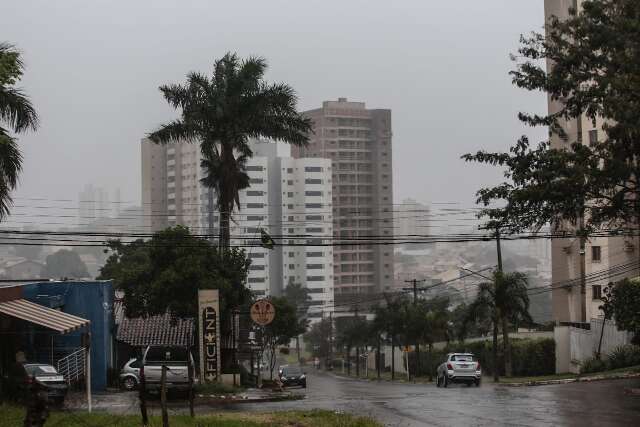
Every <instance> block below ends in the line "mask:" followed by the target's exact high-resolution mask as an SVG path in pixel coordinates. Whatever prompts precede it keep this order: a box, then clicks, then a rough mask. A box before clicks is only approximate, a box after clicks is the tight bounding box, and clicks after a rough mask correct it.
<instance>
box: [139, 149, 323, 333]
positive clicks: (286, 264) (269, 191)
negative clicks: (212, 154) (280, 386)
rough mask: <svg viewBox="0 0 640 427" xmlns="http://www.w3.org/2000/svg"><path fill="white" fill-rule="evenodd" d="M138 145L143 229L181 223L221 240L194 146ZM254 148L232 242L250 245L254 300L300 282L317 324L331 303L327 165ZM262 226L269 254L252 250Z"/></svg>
mask: <svg viewBox="0 0 640 427" xmlns="http://www.w3.org/2000/svg"><path fill="white" fill-rule="evenodd" d="M141 145H142V199H143V206H144V209H145V220H146V226H147V227H148V228H149V229H150V230H152V231H157V230H160V229H162V228H164V227H167V226H174V225H177V224H181V225H185V226H187V227H189V228H190V229H191V230H192V232H194V233H199V234H204V233H206V234H218V232H219V228H218V220H219V212H218V211H217V209H216V207H215V204H214V205H213V206H212V205H211V204H210V202H211V200H215V197H213V198H211V197H210V193H209V191H210V190H209V189H207V188H205V187H204V186H202V184H201V183H200V179H201V178H202V176H203V174H202V171H201V169H200V149H199V146H198V145H197V144H170V145H166V146H161V145H156V144H153V143H152V142H150V141H148V140H142V144H141ZM251 148H252V151H253V153H254V155H253V157H252V158H251V159H249V160H248V161H247V174H248V175H249V179H250V184H251V185H250V187H249V188H247V189H245V190H242V191H241V192H240V207H241V209H240V211H236V212H234V215H233V218H234V222H232V224H231V230H230V233H231V244H232V245H240V246H244V245H246V246H247V248H246V251H247V256H248V257H249V258H250V259H251V266H250V269H249V274H248V278H247V282H248V286H249V287H250V289H251V290H252V291H253V292H254V294H255V295H256V296H259V297H261V296H269V295H276V296H277V295H281V294H282V293H283V291H284V288H285V287H286V285H287V284H288V283H301V284H302V285H303V286H305V287H307V288H308V289H309V291H310V296H311V302H310V306H311V308H310V310H309V317H310V318H311V320H312V321H313V320H319V319H320V318H321V317H322V311H331V310H332V308H331V304H332V302H333V249H332V248H331V247H330V246H320V245H324V244H326V243H328V242H329V241H330V239H326V237H327V236H332V234H333V223H332V216H331V213H330V212H331V208H332V200H331V192H332V190H331V161H330V160H327V159H321V158H301V159H294V158H291V157H290V149H289V147H288V146H284V145H282V144H274V143H267V142H254V143H252V145H251ZM327 211H328V212H329V214H327ZM210 216H211V217H212V218H211V220H212V222H213V228H212V229H210V228H209V220H210ZM261 228H263V229H265V230H266V231H268V232H269V233H270V234H271V235H272V236H274V240H275V241H276V243H277V244H276V247H275V248H274V249H273V250H268V249H265V248H262V247H259V246H256V244H257V243H258V242H259V241H260V229H261ZM303 235H304V238H301V237H300V236H303ZM313 245H318V246H313Z"/></svg>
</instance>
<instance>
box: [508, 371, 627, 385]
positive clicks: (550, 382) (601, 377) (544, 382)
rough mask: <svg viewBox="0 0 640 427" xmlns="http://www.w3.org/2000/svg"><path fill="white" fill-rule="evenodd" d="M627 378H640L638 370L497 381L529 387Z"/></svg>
mask: <svg viewBox="0 0 640 427" xmlns="http://www.w3.org/2000/svg"><path fill="white" fill-rule="evenodd" d="M628 378H640V372H633V373H626V374H615V375H594V376H589V377H577V378H565V379H562V380H542V381H535V380H534V381H525V382H522V383H498V385H500V386H503V387H531V386H538V385H556V384H569V383H589V382H593V381H605V380H624V379H628Z"/></svg>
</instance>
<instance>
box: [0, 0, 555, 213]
mask: <svg viewBox="0 0 640 427" xmlns="http://www.w3.org/2000/svg"><path fill="white" fill-rule="evenodd" d="M0 20H1V21H2V32H1V34H0V39H1V40H6V41H9V42H11V43H14V44H16V45H17V46H18V47H19V49H20V50H21V51H22V52H23V54H24V60H25V63H26V67H27V69H26V74H25V76H24V79H23V81H22V84H21V85H22V86H23V87H24V89H25V90H26V91H27V92H28V93H29V95H30V96H31V98H32V100H33V102H34V104H35V106H36V108H37V110H38V112H39V114H40V118H41V126H40V128H39V129H38V131H37V132H35V133H30V134H26V135H23V136H21V137H20V144H21V146H22V149H23V150H24V151H23V152H24V156H25V162H24V172H23V174H22V177H21V184H20V188H19V191H18V192H17V193H16V197H17V200H16V202H17V203H18V202H20V204H25V203H24V202H23V201H22V200H21V199H22V198H28V197H43V198H47V199H58V198H64V199H77V197H78V192H79V191H80V190H81V189H82V187H83V185H84V184H85V183H92V184H94V185H99V186H103V187H106V188H107V189H109V190H110V191H113V190H114V189H115V188H117V187H120V188H121V190H122V199H123V200H130V201H138V200H139V198H140V142H139V141H140V138H141V137H143V136H144V134H145V133H146V132H148V131H151V130H153V129H154V128H155V127H156V126H157V125H159V124H160V123H162V122H163V121H166V120H168V119H170V118H172V117H174V116H176V113H175V112H174V111H172V110H171V109H170V108H169V107H168V106H167V105H166V103H165V102H164V101H163V99H162V97H161V95H160V92H159V91H158V89H157V87H158V86H159V85H160V84H162V83H167V82H181V81H183V79H184V76H185V74H186V73H187V72H188V71H191V70H198V71H203V72H209V70H210V68H211V64H212V62H213V59H214V58H219V57H221V56H222V55H223V54H224V53H225V52H226V51H236V52H237V53H238V54H239V55H241V56H248V55H261V56H264V57H265V58H267V60H268V62H269V65H270V68H269V72H268V74H267V79H268V80H270V81H283V82H287V83H289V84H291V85H292V86H293V87H294V88H295V89H296V91H297V92H298V94H299V98H300V102H299V107H300V109H301V110H304V109H310V108H316V107H318V106H319V105H320V104H321V102H322V101H323V100H328V99H336V98H338V97H347V98H349V99H351V100H358V101H364V102H366V104H367V106H368V107H371V108H390V109H392V112H393V113H392V114H393V132H394V136H393V144H394V148H393V156H394V163H393V166H394V196H395V200H396V202H399V201H401V200H402V199H404V198H406V197H413V198H415V199H418V200H420V201H423V202H430V201H436V202H437V201H456V202H460V203H461V204H462V205H464V206H470V205H472V204H473V202H474V193H475V191H476V190H477V188H478V187H479V186H481V185H487V184H491V183H496V182H498V180H499V179H500V173H499V171H497V170H494V169H492V168H490V167H483V166H471V165H466V164H464V163H463V162H462V161H461V160H460V159H459V157H460V155H461V154H463V153H465V152H468V151H474V150H476V149H479V148H485V149H490V150H504V149H507V148H508V147H509V146H510V145H511V144H513V142H514V141H515V140H516V139H517V138H518V137H519V136H520V135H521V134H522V133H524V132H527V133H528V134H529V135H531V136H532V137H533V139H534V140H538V139H541V138H543V137H544V134H545V132H544V130H541V129H537V130H534V131H532V130H531V129H525V128H523V127H522V126H521V124H520V123H518V121H517V118H516V114H517V112H518V111H522V110H524V111H539V112H544V111H545V109H546V101H545V97H544V96H543V95H541V94H529V93H526V92H524V91H522V90H519V89H517V88H514V87H512V85H511V82H510V78H509V76H508V74H507V73H508V71H509V70H510V69H511V67H512V64H511V62H510V61H509V57H508V55H509V53H510V52H514V51H515V49H516V48H517V46H518V38H519V35H520V34H521V33H527V32H529V31H532V30H540V29H541V27H542V24H543V21H544V15H543V1H542V0H482V1H478V0H457V1H447V0H440V1H435V0H414V1H410V0H393V1H390V0H384V1H377V0H376V1H374V0H361V1H357V0H322V1H315V0H304V1H300V0H290V1H285V0H253V1H240V0H238V1H216V0H208V1H177V0H176V1H168V0H153V1H151V0H147V1H142V0H136V1H113V0H109V1H83V0H77V1H68V0H59V1H55V2H54V1H45V0H42V1H32V0H20V1H17V0H15V1H12V2H8V1H5V2H3V5H2V11H1V15H0ZM14 211H15V212H23V211H24V210H21V209H18V208H16V209H15V210H14Z"/></svg>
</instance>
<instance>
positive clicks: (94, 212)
mask: <svg viewBox="0 0 640 427" xmlns="http://www.w3.org/2000/svg"><path fill="white" fill-rule="evenodd" d="M110 216H111V204H110V202H109V193H108V192H107V190H105V189H104V188H101V187H94V186H93V185H92V184H87V185H85V186H84V189H83V190H82V191H81V192H80V193H79V194H78V224H79V225H84V224H87V223H91V222H93V221H96V220H98V219H102V218H109V217H110Z"/></svg>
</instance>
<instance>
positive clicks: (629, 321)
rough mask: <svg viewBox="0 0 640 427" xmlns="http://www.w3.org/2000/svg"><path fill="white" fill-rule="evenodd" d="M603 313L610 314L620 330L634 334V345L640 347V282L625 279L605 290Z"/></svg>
mask: <svg viewBox="0 0 640 427" xmlns="http://www.w3.org/2000/svg"><path fill="white" fill-rule="evenodd" d="M602 300H603V302H604V304H603V307H602V309H603V311H604V312H605V314H607V313H610V314H611V315H612V316H613V318H614V319H615V321H616V326H617V327H618V329H620V330H624V331H629V332H631V333H633V343H634V344H636V345H640V280H639V279H633V280H629V279H625V280H622V281H621V282H618V283H616V284H612V285H610V286H608V287H607V288H605V290H604V295H603V298H602Z"/></svg>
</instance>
